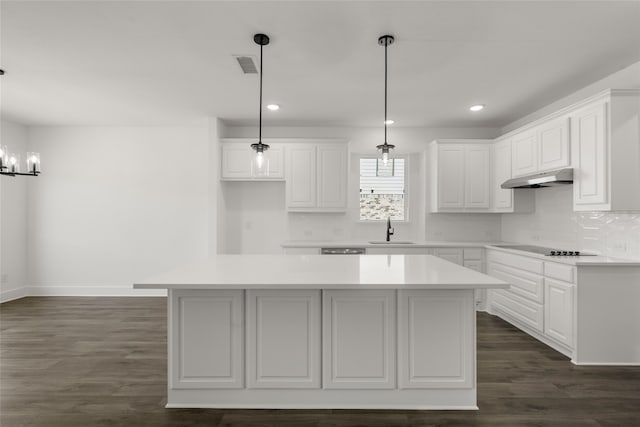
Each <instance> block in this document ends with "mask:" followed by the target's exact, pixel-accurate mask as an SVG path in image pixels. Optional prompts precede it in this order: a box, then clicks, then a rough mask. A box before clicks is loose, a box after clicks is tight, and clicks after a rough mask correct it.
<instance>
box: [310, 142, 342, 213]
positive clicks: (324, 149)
mask: <svg viewBox="0 0 640 427" xmlns="http://www.w3.org/2000/svg"><path fill="white" fill-rule="evenodd" d="M317 150H318V207H319V208H329V209H346V207H347V147H346V146H344V145H342V144H340V145H337V144H332V145H319V146H318V147H317Z"/></svg>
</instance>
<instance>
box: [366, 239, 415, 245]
mask: <svg viewBox="0 0 640 427" xmlns="http://www.w3.org/2000/svg"><path fill="white" fill-rule="evenodd" d="M369 243H372V244H374V245H415V244H416V242H410V241H408V240H392V241H390V242H387V241H386V240H369Z"/></svg>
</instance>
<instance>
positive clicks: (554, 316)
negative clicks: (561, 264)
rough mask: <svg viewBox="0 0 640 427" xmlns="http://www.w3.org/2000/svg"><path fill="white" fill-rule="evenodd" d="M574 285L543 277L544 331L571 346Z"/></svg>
mask: <svg viewBox="0 0 640 427" xmlns="http://www.w3.org/2000/svg"><path fill="white" fill-rule="evenodd" d="M574 287H575V286H574V285H572V284H570V283H563V282H560V281H557V280H554V279H545V303H544V333H545V334H546V335H548V336H549V337H550V338H553V339H554V340H556V341H558V342H560V343H562V344H565V345H567V346H569V347H571V348H573V289H574Z"/></svg>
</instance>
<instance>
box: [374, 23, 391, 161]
mask: <svg viewBox="0 0 640 427" xmlns="http://www.w3.org/2000/svg"><path fill="white" fill-rule="evenodd" d="M394 41H395V39H394V37H393V36H390V35H388V34H387V35H384V36H382V37H379V38H378V44H379V45H380V46H384V144H380V145H378V146H376V148H377V149H378V150H380V151H382V163H384V164H385V165H386V164H387V162H388V161H389V150H393V149H394V148H396V146H395V145H393V144H389V143H387V124H388V123H389V121H388V120H387V49H388V48H389V45H392V44H393V42H394Z"/></svg>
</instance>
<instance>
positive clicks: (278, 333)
mask: <svg viewBox="0 0 640 427" xmlns="http://www.w3.org/2000/svg"><path fill="white" fill-rule="evenodd" d="M320 361H321V357H320V291H317V290H248V291H247V387H248V388H289V389H290V388H320Z"/></svg>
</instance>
